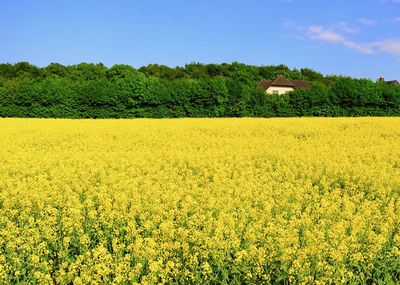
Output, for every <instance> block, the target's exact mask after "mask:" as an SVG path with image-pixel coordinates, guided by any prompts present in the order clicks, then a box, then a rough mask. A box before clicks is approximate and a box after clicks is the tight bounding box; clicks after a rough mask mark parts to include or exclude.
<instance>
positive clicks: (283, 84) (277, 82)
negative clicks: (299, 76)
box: [258, 76, 310, 95]
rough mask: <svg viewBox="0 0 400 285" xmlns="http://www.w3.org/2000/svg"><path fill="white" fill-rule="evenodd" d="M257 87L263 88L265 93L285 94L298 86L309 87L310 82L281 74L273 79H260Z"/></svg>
mask: <svg viewBox="0 0 400 285" xmlns="http://www.w3.org/2000/svg"><path fill="white" fill-rule="evenodd" d="M258 87H260V88H261V89H263V90H264V91H265V93H267V94H276V95H281V94H286V93H288V92H291V91H294V90H295V89H298V88H309V87H310V84H308V83H307V82H305V81H303V80H289V79H286V78H285V77H283V76H278V77H277V78H276V79H274V80H261V81H260V82H259V83H258Z"/></svg>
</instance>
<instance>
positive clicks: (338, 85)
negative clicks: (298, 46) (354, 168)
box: [0, 62, 400, 118]
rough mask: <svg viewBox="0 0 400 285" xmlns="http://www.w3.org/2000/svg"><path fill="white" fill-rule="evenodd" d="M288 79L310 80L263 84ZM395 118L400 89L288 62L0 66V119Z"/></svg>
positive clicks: (20, 64) (397, 110) (22, 63)
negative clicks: (273, 90)
mask: <svg viewBox="0 0 400 285" xmlns="http://www.w3.org/2000/svg"><path fill="white" fill-rule="evenodd" d="M278 75H283V76H285V77H286V78H288V79H302V80H305V81H308V82H309V83H311V88H309V89H297V90H296V91H294V92H291V93H289V94H286V95H267V94H265V93H264V92H263V91H262V90H261V89H259V88H258V87H257V83H258V82H259V81H260V80H261V79H274V78H275V77H276V76H278ZM369 115H374V116H397V115H400V87H398V86H394V85H388V84H386V83H383V82H376V83H375V82H372V81H370V80H366V79H353V78H348V77H341V76H323V75H322V74H320V73H318V72H316V71H314V70H312V69H309V68H302V69H300V70H298V69H290V68H289V67H287V66H286V65H278V66H251V65H245V64H242V63H238V62H233V63H231V64H227V63H223V64H201V63H190V64H186V65H185V66H184V67H175V68H172V67H168V66H165V65H158V64H150V65H148V66H145V67H141V68H139V69H138V70H137V69H135V68H133V67H131V66H129V65H122V64H119V65H114V66H113V67H111V68H107V67H106V66H104V65H103V64H101V63H99V64H91V63H80V64H77V65H72V66H63V65H61V64H58V63H51V64H50V65H48V66H47V67H44V68H38V67H36V66H34V65H32V64H30V63H27V62H20V63H17V64H14V65H13V64H0V117H49V118H133V117H151V118H175V117H291V116H369Z"/></svg>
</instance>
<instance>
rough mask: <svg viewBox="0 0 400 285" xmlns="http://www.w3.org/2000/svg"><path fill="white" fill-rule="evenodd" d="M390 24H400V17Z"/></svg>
mask: <svg viewBox="0 0 400 285" xmlns="http://www.w3.org/2000/svg"><path fill="white" fill-rule="evenodd" d="M390 22H392V23H396V24H400V17H394V18H393V19H392V20H391V21H390Z"/></svg>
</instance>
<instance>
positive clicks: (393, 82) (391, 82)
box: [379, 77, 400, 86]
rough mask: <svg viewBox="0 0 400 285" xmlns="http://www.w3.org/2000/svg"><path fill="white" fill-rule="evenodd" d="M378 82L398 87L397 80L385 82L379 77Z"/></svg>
mask: <svg viewBox="0 0 400 285" xmlns="http://www.w3.org/2000/svg"><path fill="white" fill-rule="evenodd" d="M379 81H380V82H385V83H386V84H390V85H396V86H400V82H399V81H397V80H390V81H385V78H384V77H380V78H379Z"/></svg>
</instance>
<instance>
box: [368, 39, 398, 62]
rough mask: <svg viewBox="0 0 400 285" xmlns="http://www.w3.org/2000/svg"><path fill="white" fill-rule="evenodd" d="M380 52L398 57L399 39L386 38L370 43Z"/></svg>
mask: <svg viewBox="0 0 400 285" xmlns="http://www.w3.org/2000/svg"><path fill="white" fill-rule="evenodd" d="M371 46H372V47H373V48H375V49H376V50H377V51H379V52H381V53H387V54H390V55H393V56H395V57H396V58H398V59H400V39H388V40H383V41H377V42H373V43H371Z"/></svg>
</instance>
